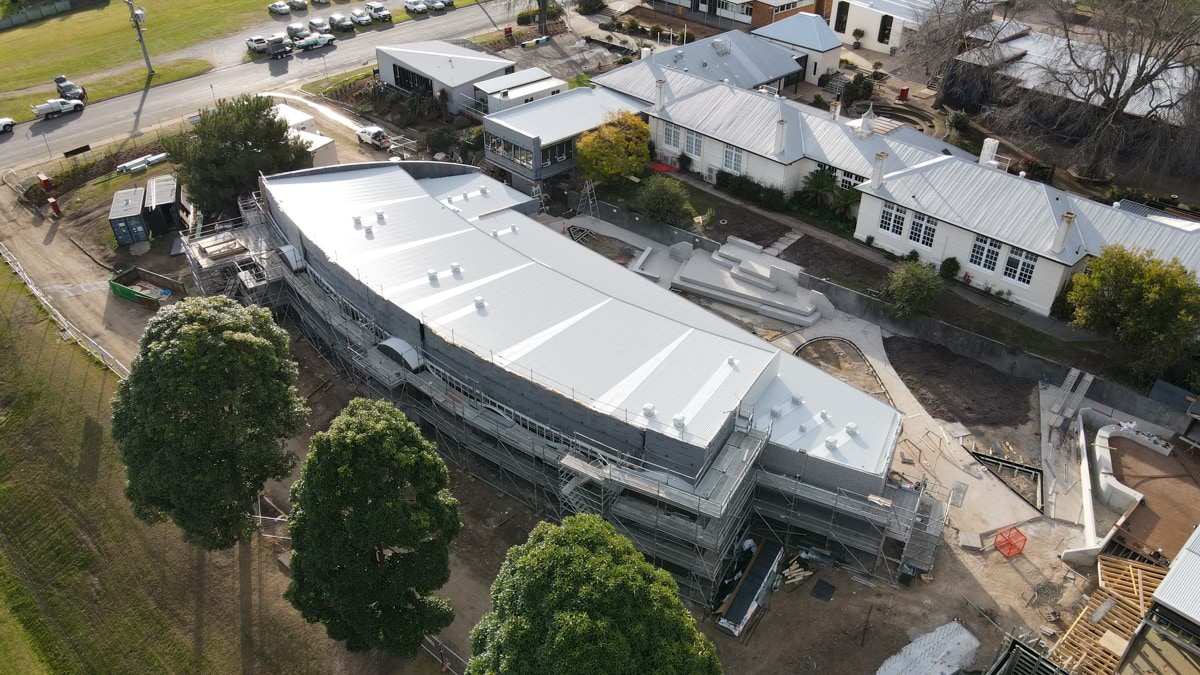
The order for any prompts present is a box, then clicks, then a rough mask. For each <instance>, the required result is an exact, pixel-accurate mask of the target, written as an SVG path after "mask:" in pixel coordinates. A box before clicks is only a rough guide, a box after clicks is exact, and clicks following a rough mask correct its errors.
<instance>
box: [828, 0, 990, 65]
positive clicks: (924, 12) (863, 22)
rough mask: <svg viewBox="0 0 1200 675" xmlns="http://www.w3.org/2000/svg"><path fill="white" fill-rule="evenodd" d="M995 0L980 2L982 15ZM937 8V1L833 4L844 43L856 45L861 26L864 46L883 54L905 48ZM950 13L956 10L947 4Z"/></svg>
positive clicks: (833, 20)
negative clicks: (856, 33)
mask: <svg viewBox="0 0 1200 675" xmlns="http://www.w3.org/2000/svg"><path fill="white" fill-rule="evenodd" d="M992 4H993V3H981V4H980V5H978V7H979V9H980V11H979V14H980V15H981V18H980V21H981V22H982V21H985V20H986V19H984V18H982V17H983V16H984V15H986V14H988V13H989V12H990V9H988V8H989V7H990V6H991V5H992ZM937 8H938V3H937V2H936V1H935V0H837V2H835V3H834V4H833V12H832V15H831V25H832V28H833V32H834V33H836V34H837V36H838V38H839V39H841V41H842V44H846V45H852V44H854V30H855V29H856V28H861V29H862V31H863V33H864V35H863V37H862V40H861V41H860V42H861V43H862V47H863V48H864V49H869V50H871V51H875V52H882V53H884V54H889V53H890V54H895V53H896V52H897V51H899V50H900V49H902V48H903V47H904V43H905V40H906V39H907V36H908V34H909V33H911V32H913V31H915V30H917V29H918V28H920V26H921V24H922V23H924V22H925V21H926V19H928V18H929V17H930V15H931V13H933V12H935V11H936V10H937ZM945 11H946V12H947V13H949V12H951V11H954V9H953V7H947V9H946V10H945Z"/></svg>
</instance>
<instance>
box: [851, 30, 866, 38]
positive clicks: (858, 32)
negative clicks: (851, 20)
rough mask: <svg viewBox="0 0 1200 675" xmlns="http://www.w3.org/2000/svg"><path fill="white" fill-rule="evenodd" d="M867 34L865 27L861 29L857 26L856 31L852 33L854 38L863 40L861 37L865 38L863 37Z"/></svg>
mask: <svg viewBox="0 0 1200 675" xmlns="http://www.w3.org/2000/svg"><path fill="white" fill-rule="evenodd" d="M866 34H867V31H865V30H863V29H861V28H855V29H854V32H853V33H851V35H853V36H854V39H855V40H861V39H863V38H864V37H865V36H866Z"/></svg>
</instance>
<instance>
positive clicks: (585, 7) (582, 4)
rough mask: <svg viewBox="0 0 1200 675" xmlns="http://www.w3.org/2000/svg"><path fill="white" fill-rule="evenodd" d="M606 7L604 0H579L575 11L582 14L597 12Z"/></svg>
mask: <svg viewBox="0 0 1200 675" xmlns="http://www.w3.org/2000/svg"><path fill="white" fill-rule="evenodd" d="M604 7H605V5H604V0H579V4H577V5H575V11H577V12H579V13H580V14H596V13H597V12H599V11H600V10H602V9H604Z"/></svg>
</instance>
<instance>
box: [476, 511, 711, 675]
mask: <svg viewBox="0 0 1200 675" xmlns="http://www.w3.org/2000/svg"><path fill="white" fill-rule="evenodd" d="M471 651H472V653H473V656H472V657H471V662H470V664H469V665H468V667H467V673H468V675H499V674H500V673H505V674H506V675H526V674H528V675H543V674H545V673H554V674H555V675H576V674H579V675H595V674H596V673H605V674H606V675H626V674H628V675H643V674H644V673H655V674H656V675H716V674H718V673H720V672H721V664H720V662H718V661H717V655H716V650H715V648H714V647H713V644H712V643H711V642H710V641H709V640H708V638H706V637H705V636H704V635H702V634H701V633H700V632H699V631H698V630H696V622H695V620H694V619H693V618H692V616H691V615H690V614H688V612H687V610H686V609H684V607H683V603H682V602H681V601H680V600H679V591H678V588H677V587H676V585H675V580H674V579H672V578H671V575H670V574H668V573H667V572H666V571H664V570H660V569H656V568H655V567H654V566H652V565H651V564H650V563H648V562H646V559H645V558H644V557H642V554H641V553H638V552H637V550H636V549H635V548H634V547H633V544H632V543H631V542H630V541H629V540H628V539H626V538H625V537H622V536H621V535H619V534H618V533H617V531H616V530H615V529H613V526H612V525H610V524H608V523H607V522H605V521H604V520H603V519H602V518H600V517H598V516H592V515H584V516H572V517H570V518H567V519H565V520H564V521H563V523H562V525H561V526H556V525H552V524H550V523H540V524H538V526H537V527H535V528H534V529H533V532H531V533H530V535H529V541H527V542H526V543H524V544H521V545H518V546H514V547H512V548H511V549H509V550H508V555H507V556H506V557H505V559H504V564H503V565H501V566H500V574H499V576H497V577H496V581H495V582H494V583H493V584H492V611H491V612H489V613H488V614H487V615H485V616H484V617H483V619H482V620H481V621H480V622H479V624H478V625H477V626H475V628H474V630H472V631H471Z"/></svg>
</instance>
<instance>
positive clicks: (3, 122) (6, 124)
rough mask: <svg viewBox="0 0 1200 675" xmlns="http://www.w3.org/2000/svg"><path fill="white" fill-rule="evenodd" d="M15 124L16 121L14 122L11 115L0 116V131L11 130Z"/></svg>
mask: <svg viewBox="0 0 1200 675" xmlns="http://www.w3.org/2000/svg"><path fill="white" fill-rule="evenodd" d="M16 124H17V123H16V122H14V121H13V118H11V117H0V132H3V133H6V134H7V133H8V132H10V131H12V130H13V127H14V126H16Z"/></svg>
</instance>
